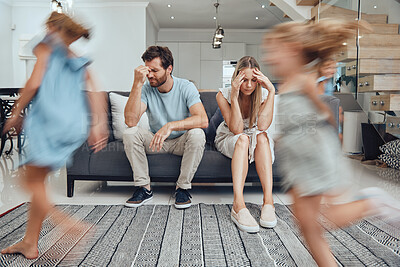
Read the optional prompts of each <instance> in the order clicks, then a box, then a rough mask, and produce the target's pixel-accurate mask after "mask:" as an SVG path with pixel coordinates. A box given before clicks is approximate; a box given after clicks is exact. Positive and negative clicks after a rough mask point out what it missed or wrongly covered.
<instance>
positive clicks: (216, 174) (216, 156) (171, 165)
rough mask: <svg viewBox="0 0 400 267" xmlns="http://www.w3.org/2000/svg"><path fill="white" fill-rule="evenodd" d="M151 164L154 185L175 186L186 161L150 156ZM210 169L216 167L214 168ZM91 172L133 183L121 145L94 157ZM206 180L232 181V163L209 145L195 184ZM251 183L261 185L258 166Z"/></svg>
mask: <svg viewBox="0 0 400 267" xmlns="http://www.w3.org/2000/svg"><path fill="white" fill-rule="evenodd" d="M147 160H148V164H149V175H150V177H151V178H152V181H168V182H175V181H176V179H177V178H178V176H179V173H180V166H181V160H182V157H180V156H176V155H172V154H150V155H147ZM210 166H213V167H211V168H210ZM274 166H275V165H273V169H274V174H275V173H276V172H275V168H274ZM89 169H90V170H89V173H90V175H93V176H94V177H95V176H107V177H108V178H107V179H108V180H110V181H111V180H114V179H113V177H126V178H127V179H126V180H130V179H132V180H133V178H132V169H131V167H130V163H129V161H128V158H127V157H126V155H125V151H124V145H123V143H122V142H121V141H113V142H110V143H109V144H108V145H107V147H106V148H104V149H103V150H101V151H99V152H97V153H92V154H91V156H90V163H89ZM203 180H207V182H231V181H232V178H231V160H230V159H229V158H227V157H225V156H224V155H222V154H221V153H219V152H218V151H216V150H215V148H213V147H211V146H209V145H206V149H205V151H204V156H203V159H202V161H201V162H200V165H199V168H198V169H197V172H196V174H195V178H194V180H193V182H201V181H203ZM247 181H248V182H255V181H259V179H258V175H257V172H256V168H255V164H254V163H253V164H251V165H250V166H249V172H248V175H247Z"/></svg>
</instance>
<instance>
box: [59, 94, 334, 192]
mask: <svg viewBox="0 0 400 267" xmlns="http://www.w3.org/2000/svg"><path fill="white" fill-rule="evenodd" d="M102 93H103V94H104V97H105V98H106V99H107V101H108V102H109V92H102ZM114 93H119V94H121V95H125V96H128V95H129V92H116V91H114ZM215 96H216V92H201V93H200V97H201V100H202V102H203V105H204V107H205V109H206V112H207V115H208V119H209V121H210V123H209V127H208V128H207V129H206V130H205V131H206V137H207V143H206V147H205V151H204V156H203V159H202V161H201V163H200V165H199V167H198V169H197V172H196V174H195V176H194V179H193V182H194V183H229V182H231V181H232V177H231V160H230V159H229V158H227V157H225V156H223V155H222V154H221V153H219V152H218V151H217V150H216V149H215V147H214V142H213V140H214V137H215V130H216V127H218V125H219V124H220V122H221V121H222V115H221V114H220V111H219V109H218V105H217V102H216V99H215ZM322 99H323V100H324V101H325V102H326V103H327V104H328V105H329V106H330V107H331V109H332V111H333V112H334V113H335V115H336V118H338V109H339V99H337V98H335V97H329V96H322ZM108 114H109V132H110V138H109V142H108V144H107V147H105V148H104V149H103V150H101V151H99V152H97V153H92V151H91V150H90V149H89V148H88V145H87V143H85V144H84V145H82V147H80V148H79V149H78V150H76V152H75V154H74V156H73V158H72V162H71V164H70V165H69V167H67V195H68V197H72V196H73V194H74V181H75V180H90V181H133V178H132V169H131V166H130V164H129V161H128V159H127V157H126V155H125V151H124V145H123V143H122V141H120V140H115V138H114V136H113V132H112V126H111V125H112V116H111V112H110V111H109V112H108ZM147 158H148V163H149V174H150V177H151V180H152V182H175V181H176V179H177V177H178V176H179V171H180V163H181V157H180V156H175V155H170V154H156V155H148V156H147ZM277 164H279V162H277V161H276V162H275V163H274V164H273V176H274V186H279V184H280V181H281V179H280V176H279V174H278V172H277ZM246 181H247V182H258V181H259V179H258V176H257V172H256V168H255V164H254V163H252V164H251V165H250V167H249V171H248V175H247V180H246Z"/></svg>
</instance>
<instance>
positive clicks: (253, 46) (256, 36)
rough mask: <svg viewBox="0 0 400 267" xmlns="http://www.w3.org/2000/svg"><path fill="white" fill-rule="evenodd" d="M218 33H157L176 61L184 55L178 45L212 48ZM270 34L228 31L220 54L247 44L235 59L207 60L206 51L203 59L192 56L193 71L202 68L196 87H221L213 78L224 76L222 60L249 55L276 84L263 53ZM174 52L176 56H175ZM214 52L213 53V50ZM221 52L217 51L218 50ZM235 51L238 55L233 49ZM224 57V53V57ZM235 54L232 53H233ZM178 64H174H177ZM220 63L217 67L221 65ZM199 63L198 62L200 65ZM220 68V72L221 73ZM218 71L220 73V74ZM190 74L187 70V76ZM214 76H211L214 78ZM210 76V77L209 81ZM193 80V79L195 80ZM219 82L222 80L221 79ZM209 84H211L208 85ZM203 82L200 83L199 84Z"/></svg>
mask: <svg viewBox="0 0 400 267" xmlns="http://www.w3.org/2000/svg"><path fill="white" fill-rule="evenodd" d="M214 30H215V29H165V28H164V29H160V30H159V32H158V44H161V45H167V46H169V47H170V48H171V46H172V49H171V51H172V52H173V53H174V58H177V57H178V58H179V60H180V61H182V59H180V57H181V56H182V55H180V54H181V52H180V50H179V49H175V48H176V47H177V46H178V44H184V43H188V44H191V45H192V46H193V47H194V45H195V44H198V45H200V46H201V47H206V48H207V47H211V40H212V37H213V34H214ZM267 31H268V30H249V29H247V30H246V29H245V30H242V29H240V30H232V29H231V30H229V29H228V30H225V37H224V40H223V43H222V48H221V50H224V48H228V45H229V46H232V45H234V44H238V45H239V44H244V45H245V51H244V52H237V54H236V55H230V56H229V58H222V56H221V58H219V57H217V56H215V57H214V58H203V57H204V53H203V52H204V51H203V50H204V49H202V51H201V52H202V53H201V54H200V56H196V55H195V54H193V55H192V56H191V58H190V60H191V62H192V66H193V68H198V66H201V69H200V74H199V75H200V77H198V78H197V79H196V83H197V85H198V86H199V88H201V89H217V88H218V87H219V84H217V83H215V82H211V81H215V80H216V79H217V77H214V76H216V75H219V76H222V60H239V59H240V57H241V56H243V55H249V56H253V57H254V58H256V60H257V61H258V62H259V64H260V65H261V71H262V72H263V73H264V74H265V75H266V76H267V77H269V78H270V79H271V81H277V80H276V78H275V77H273V75H272V74H271V71H270V69H269V68H268V67H267V66H265V65H263V59H262V57H263V51H262V47H261V45H262V41H263V37H264V35H265V33H266V32H267ZM174 49H175V52H174ZM211 50H212V49H211ZM215 51H216V52H218V50H215ZM233 51H239V50H235V49H233ZM222 54H225V53H222ZM230 54H232V53H230ZM179 60H175V62H176V63H177V64H178V63H179ZM218 60H219V62H220V63H217V62H216V61H218ZM197 61H199V62H197ZM219 66H221V68H220V69H219ZM187 67H189V65H188V66H187ZM175 69H178V71H176V72H174V74H175V75H178V74H179V75H180V76H181V77H182V78H186V79H189V78H190V77H189V76H190V75H189V76H188V75H187V73H184V74H186V76H188V77H185V75H182V72H181V71H180V66H175ZM217 69H218V71H217ZM188 71H190V70H187V71H186V72H188ZM212 73H213V74H214V75H211V74H212ZM206 76H207V77H206ZM192 79H194V78H192ZM218 79H219V78H218ZM207 80H208V82H206V81H207ZM220 80H221V82H222V77H221V79H220ZM199 81H200V82H199ZM212 83H213V84H214V86H211V84H212Z"/></svg>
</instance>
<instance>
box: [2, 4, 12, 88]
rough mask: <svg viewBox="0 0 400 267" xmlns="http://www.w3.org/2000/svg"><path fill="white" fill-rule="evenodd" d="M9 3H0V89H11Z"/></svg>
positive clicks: (10, 9)
mask: <svg viewBox="0 0 400 267" xmlns="http://www.w3.org/2000/svg"><path fill="white" fill-rule="evenodd" d="M11 11H12V8H11V5H10V3H8V2H6V1H0V18H1V23H0V40H1V41H0V59H1V61H0V88H1V87H13V85H14V79H13V73H14V71H13V64H12V62H13V61H12V56H11V55H12V45H11V43H12V30H11V24H12V23H11V22H12V21H11V15H12V13H11Z"/></svg>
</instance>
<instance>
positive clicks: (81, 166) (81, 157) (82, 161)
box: [67, 142, 92, 175]
mask: <svg viewBox="0 0 400 267" xmlns="http://www.w3.org/2000/svg"><path fill="white" fill-rule="evenodd" d="M91 153H92V151H91V150H90V148H89V145H88V143H87V142H85V143H84V144H83V145H82V146H81V147H79V148H78V149H77V150H75V152H74V154H73V157H72V159H71V164H67V174H68V175H89V174H90V172H89V159H90V154H91Z"/></svg>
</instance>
